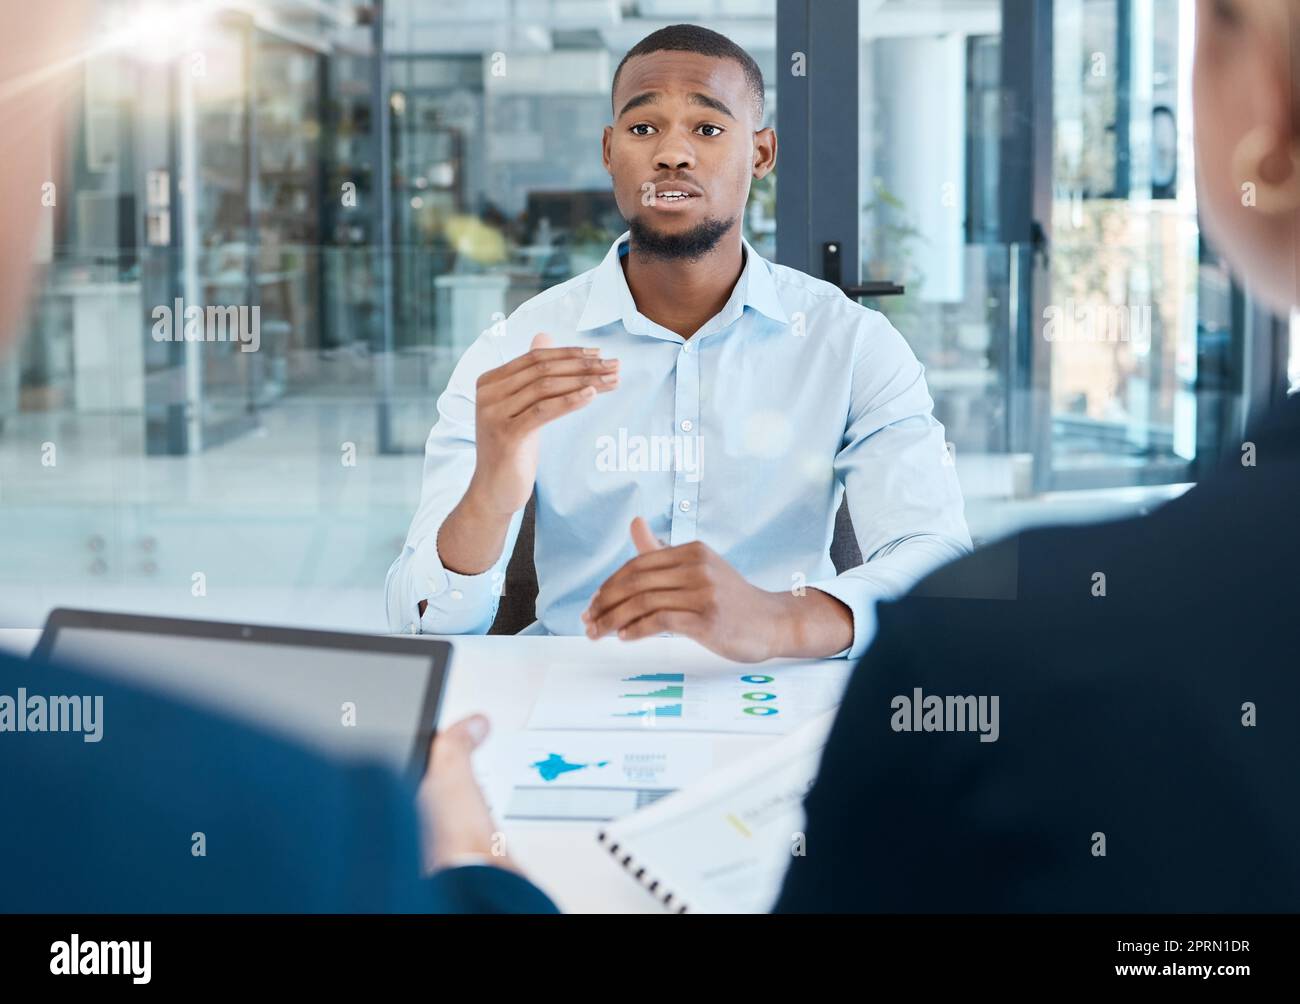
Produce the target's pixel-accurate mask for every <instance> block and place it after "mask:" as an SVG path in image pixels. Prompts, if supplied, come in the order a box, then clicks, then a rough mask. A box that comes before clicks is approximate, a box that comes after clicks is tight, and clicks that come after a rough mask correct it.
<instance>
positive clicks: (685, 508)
mask: <svg viewBox="0 0 1300 1004" xmlns="http://www.w3.org/2000/svg"><path fill="white" fill-rule="evenodd" d="M677 508H678V509H680V510H681V511H682V512H690V511H691V503H690V502H689V501H688V500H686V499H682V500H681V501H680V502H678V503H677Z"/></svg>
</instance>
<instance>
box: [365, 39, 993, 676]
mask: <svg viewBox="0 0 1300 1004" xmlns="http://www.w3.org/2000/svg"><path fill="white" fill-rule="evenodd" d="M762 95H763V90H762V77H761V75H760V74H759V70H758V67H757V66H756V65H754V63H753V60H752V59H751V58H750V57H749V56H748V54H747V53H745V52H744V50H742V49H739V48H738V47H736V46H735V45H734V44H732V43H731V42H729V41H728V40H726V39H725V38H723V37H722V36H720V35H717V34H716V33H714V32H710V31H708V30H707V29H703V28H698V27H695V26H691V25H677V26H673V27H671V28H666V29H663V30H661V31H659V32H656V33H654V34H652V35H650V36H648V37H647V38H646V39H645V40H643V41H642V42H640V43H638V45H637V46H636V47H634V48H633V49H632V50H631V51H629V53H628V55H627V56H626V57H625V58H624V60H623V63H622V64H620V66H619V69H618V71H617V72H616V74H615V77H614V85H613V101H614V108H615V109H616V110H617V117H616V120H615V123H614V124H613V125H612V126H609V127H607V128H606V130H605V138H604V150H603V153H604V162H605V166H606V168H607V170H608V171H609V173H610V175H611V177H612V178H613V182H614V193H615V198H616V200H617V202H618V205H619V208H620V211H621V212H622V213H623V216H624V218H625V219H626V220H627V221H628V225H629V230H628V232H627V233H625V234H623V235H622V236H621V237H619V239H618V240H617V241H615V242H614V244H613V246H611V248H610V250H609V253H608V254H607V255H606V256H605V259H604V261H602V262H601V263H600V265H598V266H597V267H596V268H594V269H592V270H590V271H588V272H585V273H583V274H581V275H578V276H576V277H574V278H573V279H570V280H569V281H567V282H564V283H561V284H560V285H558V286H555V287H553V288H551V289H549V290H547V291H546V292H544V293H542V294H540V295H538V296H536V297H534V298H532V299H531V300H529V301H528V302H526V303H524V304H523V305H522V306H521V307H519V308H518V309H517V310H516V311H515V312H514V313H513V314H511V316H510V317H509V318H508V319H507V320H506V321H505V322H504V323H503V324H499V325H497V326H495V327H494V328H492V329H489V330H487V331H485V332H483V333H482V334H481V335H480V336H479V338H478V339H477V340H476V341H475V342H474V343H473V344H472V345H471V346H470V347H469V349H468V350H466V352H465V354H464V356H463V357H462V358H461V359H460V361H459V363H458V365H457V366H456V369H455V372H454V373H453V374H452V376H451V379H450V381H449V383H448V386H447V389H446V390H445V391H444V393H443V394H442V396H441V397H440V398H439V400H438V413H439V419H438V422H437V424H436V425H435V426H434V428H433V431H432V432H431V433H430V435H429V440H428V443H427V446H426V450H425V466H424V485H423V490H422V493H421V498H420V505H419V509H418V511H417V512H416V515H415V518H414V520H413V521H412V523H411V527H410V531H409V533H408V534H407V538H406V543H405V546H404V547H403V549H402V553H401V555H400V556H399V557H398V559H397V560H396V561H395V562H394V564H393V566H392V568H391V569H390V571H389V574H388V579H387V583H386V594H387V606H388V619H389V624H390V627H391V628H392V629H393V630H394V631H407V632H413V631H424V632H431V633H437V634H482V633H485V632H486V631H487V630H488V628H489V627H490V626H491V623H492V620H493V618H494V616H495V614H496V609H497V606H498V603H499V596H500V592H501V587H502V583H503V581H504V574H505V566H506V564H507V562H508V560H509V557H510V554H511V552H512V551H513V548H514V544H515V540H516V537H517V535H518V532H519V526H520V523H521V522H522V519H523V509H524V506H525V505H526V503H527V501H528V498H529V496H530V495H532V494H533V492H534V491H535V492H536V499H537V503H536V521H537V522H536V545H535V555H534V557H535V564H536V569H537V579H538V586H539V592H538V597H537V617H538V621H537V623H536V624H534V625H533V626H532V627H530V628H529V629H528V631H529V632H544V633H551V634H565V635H569V634H578V633H586V634H587V635H588V636H589V637H593V638H596V637H602V636H604V635H607V634H611V633H616V634H618V636H619V637H621V638H625V639H627V640H632V639H635V638H640V637H645V636H647V635H653V634H658V633H662V632H665V631H667V632H671V633H674V634H680V635H685V636H688V637H692V638H695V639H696V640H697V641H699V642H700V643H701V644H702V645H704V646H706V647H708V648H710V649H712V650H713V651H715V652H718V653H719V654H722V655H724V656H727V657H728V658H733V659H738V660H741V661H759V660H762V659H766V658H771V657H778V656H787V657H835V656H847V657H849V658H857V657H858V656H860V655H861V654H862V653H863V651H864V650H865V649H866V647H867V644H868V643H869V641H870V639H871V637H872V634H873V631H874V604H875V601H876V600H877V599H881V598H886V597H894V596H898V595H900V594H902V593H904V592H906V591H907V590H908V589H909V588H910V587H911V586H912V585H913V584H914V583H915V582H916V581H918V580H919V579H920V578H921V577H923V576H924V575H925V574H926V573H927V572H929V571H930V570H932V569H934V568H936V567H938V566H939V565H942V564H944V563H946V562H948V561H951V560H953V559H954V558H958V557H960V556H961V555H963V554H964V553H966V552H967V551H968V550H969V549H970V546H971V542H970V535H969V533H968V531H967V528H966V522H965V519H964V517H963V514H962V498H961V491H960V488H959V486H958V483H957V478H956V475H955V471H954V468H953V465H952V461H951V459H950V455H949V453H948V451H947V449H946V444H945V436H944V430H943V427H942V425H940V424H939V422H938V421H936V420H935V418H934V417H933V415H932V408H933V402H932V401H931V398H930V395H929V392H928V390H927V389H926V384H925V378H924V370H923V368H922V366H921V364H920V363H919V362H918V361H917V359H916V357H915V356H914V355H913V353H912V351H911V350H910V348H909V347H908V345H907V343H906V342H905V341H904V339H903V338H902V336H901V335H900V334H899V333H898V332H897V331H896V330H895V329H894V328H893V327H892V326H891V325H890V323H889V322H888V320H887V319H886V318H885V317H884V316H883V315H881V314H879V313H876V312H874V311H871V310H868V309H866V308H864V307H862V306H861V305H860V304H858V303H856V302H854V301H852V300H849V299H848V298H847V297H845V295H844V294H843V293H842V292H841V291H840V290H839V289H838V288H836V287H835V286H833V285H831V284H829V283H826V282H823V281H821V280H818V279H814V278H812V277H810V276H808V275H805V274H803V273H801V272H798V271H796V270H794V269H791V268H786V267H784V266H780V265H775V264H773V263H771V262H768V261H766V260H764V259H763V258H762V257H760V256H759V255H758V254H757V253H756V252H755V251H754V249H753V248H752V247H751V246H750V245H749V243H748V242H747V241H745V240H744V238H743V237H742V236H741V225H740V224H741V218H742V214H743V212H744V206H745V203H746V199H747V197H748V191H749V184H750V180H751V178H753V179H758V178H762V177H764V176H765V175H766V174H767V173H768V172H769V171H770V170H771V169H772V167H773V165H774V164H775V161H776V135H775V132H774V131H773V130H772V129H771V128H770V127H769V128H764V129H759V128H757V127H758V126H759V125H760V124H761V122H762V117H763V111H762V100H763V98H762ZM845 492H847V495H848V504H849V512H850V515H851V516H852V519H853V526H854V530H855V532H856V535H857V538H858V543H859V546H860V548H861V551H862V554H863V557H864V564H862V565H861V566H859V567H857V568H853V569H849V570H847V571H845V572H843V573H842V574H839V575H837V574H836V573H835V568H834V565H833V564H832V562H831V558H830V553H829V547H830V541H831V537H832V534H833V531H834V523H835V514H836V511H837V509H838V508H839V505H840V501H841V497H842V494H843V493H845Z"/></svg>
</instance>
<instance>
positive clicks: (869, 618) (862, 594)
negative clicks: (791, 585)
mask: <svg viewBox="0 0 1300 1004" xmlns="http://www.w3.org/2000/svg"><path fill="white" fill-rule="evenodd" d="M806 588H808V589H820V590H821V591H822V592H823V593H826V594H827V595H829V596H834V597H835V598H836V599H837V600H839V601H840V602H841V603H843V604H844V605H845V606H846V607H848V608H849V611H850V612H851V613H852V614H853V643H852V644H851V645H850V646H849V647H848V648H846V649H844V650H843V651H840V652H836V653H835V654H834V655H831V656H827V658H828V659H843V658H846V657H847V658H849V659H860V658H861V657H862V654H863V653H864V652H866V650H867V647H868V646H869V645H870V644H871V639H872V638H874V637H875V634H876V597H875V596H872V595H871V594H870V593H869V592H868V587H867V586H866V585H865V583H861V582H852V581H846V580H845V579H844V577H843V576H838V577H836V578H834V579H824V580H822V581H821V582H809V583H808V584H807V587H806Z"/></svg>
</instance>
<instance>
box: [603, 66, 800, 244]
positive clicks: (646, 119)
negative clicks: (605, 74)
mask: <svg viewBox="0 0 1300 1004" xmlns="http://www.w3.org/2000/svg"><path fill="white" fill-rule="evenodd" d="M614 114H615V115H616V118H615V120H614V124H613V125H612V126H607V127H606V128H605V136H604V140H603V152H604V162H605V169H606V170H607V171H609V173H610V176H611V177H612V178H613V179H614V198H615V200H616V201H617V203H618V208H619V212H620V213H622V215H623V218H624V219H625V220H627V221H628V225H629V227H630V229H631V230H632V235H633V238H634V240H635V243H636V245H637V247H638V248H639V249H640V250H642V251H643V252H647V253H649V254H652V255H655V256H658V257H664V258H687V259H690V258H698V257H700V256H701V255H702V254H704V253H707V252H708V251H709V250H711V249H712V248H713V247H714V246H716V244H717V243H718V241H719V240H721V238H722V237H723V235H724V234H726V233H727V232H729V231H730V230H731V229H732V228H733V227H734V226H735V225H736V224H737V223H738V222H739V221H740V218H741V216H742V214H743V213H744V210H745V202H746V200H747V199H748V198H749V185H750V181H751V179H754V178H762V177H764V176H765V175H766V174H767V173H768V172H769V171H771V170H772V166H773V165H774V164H775V163H776V134H775V132H774V131H773V130H772V129H770V128H769V129H762V130H758V126H759V125H760V124H761V123H759V122H757V121H755V119H756V117H757V109H756V108H755V107H754V99H753V97H752V95H751V93H750V90H749V86H748V83H747V81H746V79H745V71H744V70H743V69H742V68H741V66H740V64H739V63H737V62H736V61H735V60H731V59H719V58H714V57H711V56H703V55H700V54H698V53H694V52H674V51H666V52H651V53H647V54H646V55H644V56H636V57H634V58H632V59H630V60H628V61H627V63H626V64H625V65H624V67H623V72H622V74H621V75H620V76H619V79H618V87H617V88H616V90H615V92H614ZM756 130H758V131H756ZM668 192H678V193H685V194H684V195H677V196H672V195H668V194H666V193H668Z"/></svg>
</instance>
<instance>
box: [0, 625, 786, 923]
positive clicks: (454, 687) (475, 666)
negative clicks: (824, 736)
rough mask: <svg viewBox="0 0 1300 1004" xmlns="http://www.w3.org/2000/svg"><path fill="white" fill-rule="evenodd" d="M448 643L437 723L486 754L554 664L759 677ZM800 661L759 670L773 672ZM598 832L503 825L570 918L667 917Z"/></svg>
mask: <svg viewBox="0 0 1300 1004" xmlns="http://www.w3.org/2000/svg"><path fill="white" fill-rule="evenodd" d="M39 636H40V632H39V631H35V630H19V629H3V630H0V648H3V649H7V650H9V651H13V652H18V653H20V654H26V653H27V652H29V651H30V650H31V649H32V648H33V647H34V646H35V644H36V641H37V639H38V638H39ZM446 640H448V641H450V642H451V643H452V644H453V646H454V654H453V656H452V671H451V676H450V679H449V680H448V681H447V690H446V696H445V700H444V702H443V705H442V711H441V713H440V717H439V721H440V723H442V724H449V723H451V722H453V721H456V720H457V719H459V718H461V717H463V716H464V715H467V714H470V713H472V712H475V711H480V712H483V713H484V714H486V715H487V716H488V718H489V719H490V720H491V722H492V734H491V735H490V736H489V737H488V739H487V741H486V742H485V743H484V745H483V747H482V748H481V751H480V752H481V754H482V755H484V756H490V755H491V753H492V750H493V743H494V742H499V741H501V739H502V738H503V737H506V736H509V735H510V734H512V733H515V732H518V731H519V730H521V729H523V728H524V727H525V726H526V725H527V723H528V717H529V715H530V714H531V712H532V707H533V702H534V700H535V699H536V697H537V694H538V691H539V689H540V687H541V685H542V680H543V677H544V675H545V666H546V664H547V663H548V662H564V663H575V664H579V663H580V664H588V665H607V666H611V667H616V669H615V671H616V672H619V673H624V672H629V671H632V672H635V671H636V670H637V669H638V668H640V669H650V668H657V669H664V668H667V667H669V666H671V667H672V669H674V670H683V671H686V672H690V671H692V670H695V671H699V670H703V669H708V668H710V667H727V666H734V665H745V666H747V667H749V668H751V669H757V667H756V666H755V664H752V663H745V664H737V663H732V662H730V661H729V660H726V659H723V658H721V657H719V656H717V655H714V654H713V653H712V652H709V651H708V650H707V649H705V648H703V647H702V646H700V645H698V644H696V643H695V642H693V641H691V640H689V639H686V638H668V637H659V638H646V639H642V640H640V641H636V642H623V641H620V640H619V639H617V638H603V639H601V640H600V641H595V642H593V641H591V640H589V639H587V638H585V637H567V638H556V637H546V636H522V637H521V636H492V637H484V636H456V637H449V638H447V639H446ZM797 661H798V660H773V661H771V662H766V663H761V664H759V665H761V666H762V667H764V668H768V667H773V666H777V665H781V664H789V663H791V662H797ZM693 734H695V735H699V734H700V733H693ZM708 738H709V741H710V742H711V743H712V746H713V762H714V767H715V768H717V767H721V766H724V765H725V764H727V763H729V762H731V761H734V760H736V759H739V758H740V757H743V756H745V755H747V754H751V753H753V752H755V751H757V750H759V749H762V748H763V747H764V746H765V745H767V744H768V743H771V742H774V741H776V739H778V738H780V737H773V736H746V735H738V734H722V733H710V734H708ZM597 829H598V824H595V823H571V822H529V823H512V824H509V825H505V826H503V827H502V832H503V833H504V834H505V840H506V846H507V849H508V851H509V853H510V855H511V857H513V858H514V859H515V861H516V862H518V864H519V865H520V867H522V868H523V869H524V871H525V872H526V873H527V874H528V876H529V878H531V879H532V880H533V881H534V882H536V883H537V884H538V885H539V886H540V887H541V888H542V889H544V890H545V891H546V892H547V893H548V894H549V895H550V896H551V898H552V899H554V900H555V902H556V904H557V905H558V906H559V907H560V909H562V910H564V911H565V912H570V913H592V912H598V913H611V912H617V913H665V912H666V911H664V910H663V909H662V908H661V907H660V906H659V904H658V903H657V902H656V901H655V900H654V899H653V898H652V897H651V896H649V895H648V894H647V893H646V892H645V891H644V890H643V889H642V888H641V887H640V886H639V885H638V884H637V883H636V882H635V881H634V880H633V879H632V878H631V876H629V875H628V874H627V873H626V872H624V871H623V870H622V869H621V868H620V867H619V866H618V865H617V864H616V863H615V862H614V860H613V858H611V857H610V855H609V854H608V853H607V852H606V851H604V850H602V849H601V848H600V845H599V844H598V843H597V842H596V837H595V833H596V830H597Z"/></svg>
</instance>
